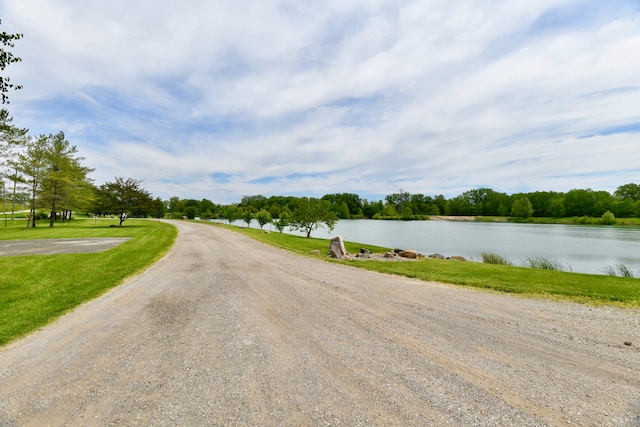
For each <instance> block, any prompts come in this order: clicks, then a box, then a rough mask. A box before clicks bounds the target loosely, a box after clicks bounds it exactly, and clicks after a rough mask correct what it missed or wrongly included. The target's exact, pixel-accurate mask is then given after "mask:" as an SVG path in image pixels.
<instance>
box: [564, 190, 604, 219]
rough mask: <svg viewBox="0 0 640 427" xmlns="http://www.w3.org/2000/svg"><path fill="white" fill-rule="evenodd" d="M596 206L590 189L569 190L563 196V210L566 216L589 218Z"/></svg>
mask: <svg viewBox="0 0 640 427" xmlns="http://www.w3.org/2000/svg"><path fill="white" fill-rule="evenodd" d="M595 204H596V196H595V194H594V192H593V190H592V189H590V188H587V189H586V190H583V189H573V190H569V191H568V192H567V194H566V195H565V196H564V208H565V211H566V215H567V216H585V215H586V216H590V215H591V214H592V212H593V207H594V206H595Z"/></svg>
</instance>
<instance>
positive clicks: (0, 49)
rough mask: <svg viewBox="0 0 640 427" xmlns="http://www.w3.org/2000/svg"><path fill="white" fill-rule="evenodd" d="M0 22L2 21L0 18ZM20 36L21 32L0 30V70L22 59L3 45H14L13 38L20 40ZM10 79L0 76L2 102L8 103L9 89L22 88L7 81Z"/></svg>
mask: <svg viewBox="0 0 640 427" xmlns="http://www.w3.org/2000/svg"><path fill="white" fill-rule="evenodd" d="M0 23H2V21H1V20H0ZM21 38H22V34H17V33H16V34H7V33H6V32H4V31H3V32H2V33H1V34H0V42H1V43H2V46H0V71H4V69H5V67H6V66H7V65H9V64H12V63H15V62H20V61H22V59H21V58H19V57H17V56H14V55H13V53H11V52H10V51H9V50H5V47H14V43H13V42H14V40H20V39H21ZM10 81H11V79H9V77H3V76H0V93H2V103H3V104H8V103H9V96H8V95H7V93H8V92H9V90H11V89H13V90H17V89H22V86H20V85H13V84H11V83H9V82H10Z"/></svg>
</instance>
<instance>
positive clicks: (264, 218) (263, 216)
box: [256, 209, 273, 229]
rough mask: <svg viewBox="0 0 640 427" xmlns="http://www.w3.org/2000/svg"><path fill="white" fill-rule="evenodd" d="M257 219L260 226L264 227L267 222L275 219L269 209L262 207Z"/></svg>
mask: <svg viewBox="0 0 640 427" xmlns="http://www.w3.org/2000/svg"><path fill="white" fill-rule="evenodd" d="M256 221H258V224H260V228H261V229H262V227H264V226H265V225H266V224H269V223H270V222H271V221H273V218H272V217H271V214H270V213H269V212H268V211H267V210H265V209H260V210H259V211H258V213H257V214H256Z"/></svg>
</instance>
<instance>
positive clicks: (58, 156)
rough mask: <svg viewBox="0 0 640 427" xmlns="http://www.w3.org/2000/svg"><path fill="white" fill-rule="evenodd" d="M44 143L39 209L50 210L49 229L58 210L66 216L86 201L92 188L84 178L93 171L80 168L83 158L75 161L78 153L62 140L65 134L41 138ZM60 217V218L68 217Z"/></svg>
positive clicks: (67, 142) (73, 147) (77, 158)
mask: <svg viewBox="0 0 640 427" xmlns="http://www.w3.org/2000/svg"><path fill="white" fill-rule="evenodd" d="M41 138H44V139H45V141H46V142H45V167H46V169H45V173H44V176H43V181H42V190H41V194H40V200H39V202H40V205H41V206H47V207H50V212H51V215H50V222H49V227H53V225H54V223H55V220H56V216H57V212H58V209H61V210H62V209H63V210H64V211H65V213H66V214H67V215H68V214H70V213H71V211H72V210H73V209H74V208H76V207H77V206H78V205H79V204H80V203H81V200H82V199H83V198H84V199H86V198H87V197H88V190H89V189H92V184H91V182H90V181H89V179H88V178H87V175H88V174H89V173H90V172H92V171H93V169H89V168H86V167H84V166H82V165H81V164H80V161H81V160H84V157H76V156H75V154H76V153H77V152H78V150H77V148H76V147H75V146H71V145H70V144H69V141H67V140H66V139H65V136H64V133H63V132H60V133H58V134H57V135H49V136H47V137H44V136H41ZM67 215H63V218H65V217H67V218H68V219H70V216H67Z"/></svg>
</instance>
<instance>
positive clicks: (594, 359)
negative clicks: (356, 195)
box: [0, 222, 640, 427]
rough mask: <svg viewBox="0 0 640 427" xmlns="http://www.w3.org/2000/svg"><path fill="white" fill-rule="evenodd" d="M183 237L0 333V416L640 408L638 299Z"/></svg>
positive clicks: (538, 419) (629, 415)
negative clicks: (26, 327)
mask: <svg viewBox="0 0 640 427" xmlns="http://www.w3.org/2000/svg"><path fill="white" fill-rule="evenodd" d="M175 224H176V226H177V227H178V228H179V230H180V234H179V237H178V240H177V242H176V244H175V246H174V248H173V249H172V250H171V251H170V253H169V254H168V255H167V256H166V257H165V258H164V259H162V260H161V261H160V262H158V263H157V264H156V265H154V266H153V267H151V268H150V269H149V270H147V271H146V272H145V273H144V274H142V275H140V276H138V277H135V278H132V279H131V280H129V281H127V282H126V283H125V284H123V285H122V286H119V287H118V288H116V289H114V290H113V291H111V292H109V293H108V294H105V295H103V296H102V297H100V298H98V299H96V300H94V301H92V302H90V303H88V304H85V305H83V306H82V307H80V308H78V309H76V310H75V311H74V312H72V313H69V314H68V315H66V316H64V317H63V318H61V319H60V320H59V321H57V322H55V323H54V324H51V325H50V326H47V327H45V328H43V329H42V330H40V331H38V332H36V333H34V334H32V335H30V336H28V337H26V338H25V339H23V340H20V341H17V342H14V343H12V344H10V345H8V346H5V347H4V348H2V349H0V426H3V427H4V426H23V425H33V426H45V425H51V426H58V425H68V426H77V425H98V426H112V425H127V426H129V425H134V426H135V425H144V426H149V425H157V426H176V425H182V426H195V425H225V426H246V425H261V426H263V425H278V426H306V425H313V426H324V425H327V426H329V425H332V426H335V425H347V426H360V425H361V426H374V425H380V426H393V425H398V426H409V425H411V426H423V425H425V426H430V425H434V426H435V425H437V426H462V425H464V426H507V425H509V426H510V425H518V426H546V425H551V426H556V425H563V426H564V425H580V426H638V425H640V312H639V311H638V310H623V309H615V308H594V307H589V306H584V305H579V304H572V303H557V302H550V301H541V300H527V299H521V298H517V297H513V296H509V295H500V294H496V293H489V292H484V291H477V290H473V289H465V288H462V287H454V286H448V285H443V284H438V283H426V282H420V281H416V280H411V279H406V278H399V277H393V276H388V275H383V274H379V273H374V272H368V271H364V270H360V269H357V268H354V267H349V266H344V265H339V264H335V263H327V262H324V261H321V260H317V259H311V258H305V257H300V256H296V255H292V254H290V253H288V252H286V251H283V250H279V249H275V248H271V247H269V246H266V245H263V244H261V243H258V242H255V241H252V240H250V239H248V238H246V237H244V236H241V235H239V234H236V233H233V232H230V231H228V230H225V229H221V228H217V227H211V226H207V225H202V224H194V223H187V222H176V223H175Z"/></svg>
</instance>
